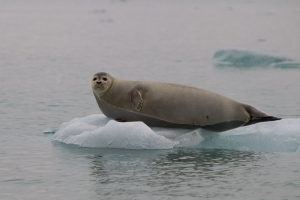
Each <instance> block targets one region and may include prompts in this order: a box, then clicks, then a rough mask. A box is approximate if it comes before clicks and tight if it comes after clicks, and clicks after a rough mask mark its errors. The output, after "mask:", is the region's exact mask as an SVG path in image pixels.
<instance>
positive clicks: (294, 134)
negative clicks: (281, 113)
mask: <svg viewBox="0 0 300 200" xmlns="http://www.w3.org/2000/svg"><path fill="white" fill-rule="evenodd" d="M202 137H203V138H204V141H203V142H201V143H200V144H199V145H198V147H200V148H219V149H231V150H241V151H255V152H296V151H299V146H300V119H283V120H280V121H276V122H275V121H274V122H266V123H260V124H255V125H252V126H245V127H240V128H237V129H234V130H230V131H226V132H223V133H218V134H203V135H202Z"/></svg>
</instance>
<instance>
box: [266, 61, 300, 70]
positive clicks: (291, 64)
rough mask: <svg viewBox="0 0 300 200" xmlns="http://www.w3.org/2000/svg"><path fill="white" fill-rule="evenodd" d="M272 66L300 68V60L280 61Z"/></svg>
mask: <svg viewBox="0 0 300 200" xmlns="http://www.w3.org/2000/svg"><path fill="white" fill-rule="evenodd" d="M271 66H272V67H276V68H299V69H300V62H280V63H273V64H272V65H271Z"/></svg>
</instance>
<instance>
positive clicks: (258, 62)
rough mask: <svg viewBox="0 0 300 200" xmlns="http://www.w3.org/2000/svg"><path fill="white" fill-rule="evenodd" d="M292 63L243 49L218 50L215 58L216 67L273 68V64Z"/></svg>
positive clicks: (285, 59)
mask: <svg viewBox="0 0 300 200" xmlns="http://www.w3.org/2000/svg"><path fill="white" fill-rule="evenodd" d="M290 61H292V59H289V58H285V57H277V56H271V55H267V54H263V53H258V52H254V51H249V50H241V49H222V50H218V51H217V52H216V53H215V54H214V56H213V63H214V65H215V66H233V67H254V66H271V65H272V64H278V63H282V62H290Z"/></svg>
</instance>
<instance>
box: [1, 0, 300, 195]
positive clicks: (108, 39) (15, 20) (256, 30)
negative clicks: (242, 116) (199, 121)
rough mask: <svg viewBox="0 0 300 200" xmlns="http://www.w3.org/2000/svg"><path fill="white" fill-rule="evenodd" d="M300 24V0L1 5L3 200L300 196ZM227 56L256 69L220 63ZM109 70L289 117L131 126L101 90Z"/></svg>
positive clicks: (66, 0)
mask: <svg viewBox="0 0 300 200" xmlns="http://www.w3.org/2000/svg"><path fill="white" fill-rule="evenodd" d="M299 24H300V1H298V0H285V1H283V0H264V1H258V0H222V1H221V0H215V1H210V0H201V1H196V0H186V1H180V0H165V1H158V0H154V1H146V0H141V1H138V0H122V1H117V0H103V1H94V0H86V1H83V0H74V1H73V0H62V1H58V0H52V1H49V0H26V1H21V0H10V1H5V0H0V83H1V89H0V199H204V198H207V199H299V198H300V154H299V152H300V90H299V85H300V81H299V80H300V67H299V62H300V54H299V52H300V37H299V36H300V26H299ZM229 49H231V50H232V49H234V51H233V52H234V54H231V53H232V52H230V51H227V50H229ZM220 50H222V51H224V50H225V55H226V56H228V55H229V57H230V56H233V57H234V56H237V55H244V52H248V53H249V52H250V54H251V55H250V57H251V58H253V56H254V59H251V64H249V63H248V64H247V63H245V62H247V59H246V60H243V61H242V63H240V62H241V60H240V59H239V58H238V59H237V60H238V62H239V63H237V62H235V60H234V59H233V60H230V62H233V64H231V65H230V66H229V65H222V66H219V65H216V64H215V63H214V61H215V57H214V55H215V53H216V52H218V51H220ZM228 53H229V54H228ZM257 55H258V56H259V57H255V56H257ZM261 55H268V56H271V57H272V59H269V58H270V57H268V56H267V57H266V58H267V59H268V60H263V61H262V60H261V59H264V57H261ZM247 56H248V54H247ZM235 58H236V57H235ZM273 58H284V59H283V62H279V63H277V62H274V63H272V60H273ZM256 60H259V62H262V63H265V62H267V63H268V65H267V66H266V65H261V64H259V63H258V64H257V65H256V64H255V63H253V61H254V62H255V61H256ZM274 60H275V61H276V60H277V59H274ZM270 62H271V63H270ZM249 66H250V67H249ZM100 71H105V72H108V73H110V74H111V75H112V76H115V77H118V78H122V79H131V80H154V81H164V82H172V83H177V84H184V85H191V86H195V87H200V88H204V89H207V90H210V91H214V92H217V93H220V94H222V95H225V96H229V97H231V98H233V99H236V100H239V101H242V102H245V103H248V104H251V105H253V106H255V107H258V108H260V109H261V110H263V111H265V112H267V113H269V114H271V115H274V116H277V117H282V118H284V119H283V120H281V121H277V122H270V123H262V124H259V125H253V126H249V127H245V128H244V127H243V128H239V129H235V130H232V131H228V132H224V133H211V132H206V131H203V130H195V131H192V132H185V131H184V130H172V129H166V130H165V129H163V130H162V129H156V128H153V127H147V126H146V125H144V124H142V123H140V122H137V123H131V124H119V123H117V122H114V121H111V120H110V119H107V118H105V116H103V115H102V114H101V111H100V110H99V108H98V106H97V103H96V101H95V99H94V96H93V94H92V90H91V87H90V82H91V78H92V75H93V74H94V73H97V72H100ZM178 95H180V94H178Z"/></svg>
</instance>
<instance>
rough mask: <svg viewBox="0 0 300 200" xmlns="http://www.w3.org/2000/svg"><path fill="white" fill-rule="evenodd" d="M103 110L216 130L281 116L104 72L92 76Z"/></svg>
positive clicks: (157, 123) (119, 116)
mask: <svg viewBox="0 0 300 200" xmlns="http://www.w3.org/2000/svg"><path fill="white" fill-rule="evenodd" d="M92 89H93V93H94V96H95V98H96V101H97V103H98V106H99V108H100V110H101V111H102V113H103V114H104V115H106V116H107V117H109V118H113V119H115V120H117V121H120V122H130V121H142V122H144V123H145V124H147V125H148V126H154V127H168V128H185V129H197V128H203V129H207V130H210V131H214V132H221V131H227V130H230V129H234V128H237V127H240V126H247V125H251V124H255V123H259V122H266V121H275V120H280V119H281V118H277V117H273V116H270V115H269V114H267V113H264V112H262V111H260V110H259V109H257V108H255V107H253V106H250V105H248V104H244V103H241V102H238V101H236V100H233V99H231V98H228V97H225V96H222V95H220V94H216V93H213V92H210V91H207V90H203V89H200V88H196V87H190V86H185V85H178V84H172V83H164V82H153V81H130V80H122V79H117V78H114V77H112V76H111V75H109V74H108V73H105V72H100V73H97V74H95V75H94V76H93V78H92Z"/></svg>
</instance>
